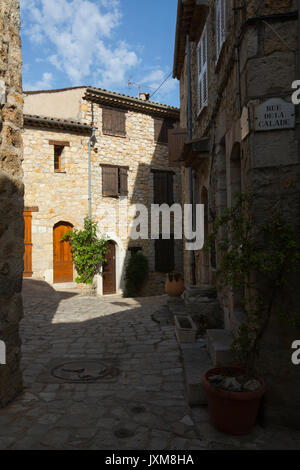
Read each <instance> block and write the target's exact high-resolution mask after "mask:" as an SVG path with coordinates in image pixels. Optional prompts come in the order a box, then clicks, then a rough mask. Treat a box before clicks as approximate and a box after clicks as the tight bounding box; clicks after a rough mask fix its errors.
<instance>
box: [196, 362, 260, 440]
mask: <svg viewBox="0 0 300 470" xmlns="http://www.w3.org/2000/svg"><path fill="white" fill-rule="evenodd" d="M236 372H238V373H241V374H243V372H244V369H242V368H240V367H217V368H215V369H210V370H208V371H206V372H205V374H204V375H203V377H202V380H203V385H204V388H205V390H206V392H207V398H208V407H209V411H210V415H211V419H212V421H213V423H214V425H215V427H216V428H217V429H219V431H222V432H224V433H226V434H232V435H235V436H239V435H243V434H248V433H250V432H251V430H252V429H253V427H254V425H255V422H256V418H257V414H258V410H259V406H260V403H261V399H262V397H263V395H264V393H265V391H266V386H265V383H264V381H263V380H262V379H261V378H260V377H258V378H257V380H259V381H260V382H261V388H260V389H259V390H257V391H256V392H229V391H226V390H221V389H218V388H216V387H214V386H213V385H212V384H211V383H210V382H209V381H208V380H207V378H208V377H209V376H210V375H219V374H221V375H226V374H231V373H236Z"/></svg>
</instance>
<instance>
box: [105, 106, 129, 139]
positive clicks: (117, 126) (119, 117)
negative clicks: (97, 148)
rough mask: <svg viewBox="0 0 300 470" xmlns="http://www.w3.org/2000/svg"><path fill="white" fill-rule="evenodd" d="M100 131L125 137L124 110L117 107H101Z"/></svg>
mask: <svg viewBox="0 0 300 470" xmlns="http://www.w3.org/2000/svg"><path fill="white" fill-rule="evenodd" d="M102 132H103V134H107V135H114V136H117V137H125V136H126V112H125V111H122V110H119V109H113V108H102Z"/></svg>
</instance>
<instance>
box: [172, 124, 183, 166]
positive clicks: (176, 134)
mask: <svg viewBox="0 0 300 470" xmlns="http://www.w3.org/2000/svg"><path fill="white" fill-rule="evenodd" d="M168 141H169V144H168V147H169V166H182V165H183V160H181V153H182V150H183V146H184V143H185V142H186V141H187V129H170V130H169V139H168Z"/></svg>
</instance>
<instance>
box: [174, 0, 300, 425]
mask: <svg viewBox="0 0 300 470" xmlns="http://www.w3.org/2000/svg"><path fill="white" fill-rule="evenodd" d="M297 6H298V5H297V2H296V1H292V0H279V1H274V0H272V1H269V0H250V1H244V0H208V1H204V0H203V1H201V0H200V1H196V0H185V1H184V0H179V1H178V15H177V28H176V41H175V54H174V70H173V75H174V78H177V79H178V80H180V95H181V115H180V128H181V129H185V130H186V139H185V143H184V145H183V144H182V145H181V147H180V149H181V150H180V151H178V155H177V159H181V163H182V166H183V167H184V170H183V200H184V201H185V202H191V200H193V201H194V203H202V204H205V234H206V235H207V234H208V233H209V231H210V230H211V224H212V222H213V220H214V218H215V217H216V216H217V215H219V214H220V213H221V212H222V211H223V209H224V208H226V207H230V206H231V205H232V202H233V200H234V193H235V192H244V193H245V192H249V193H251V194H252V195H254V210H255V214H256V222H257V223H258V224H259V223H260V222H262V221H263V220H264V218H265V217H266V215H267V214H269V213H271V212H272V210H273V209H274V208H276V209H277V210H280V211H281V213H282V214H284V215H286V217H288V218H289V219H290V220H294V221H297V220H298V221H299V135H300V134H299V131H300V128H299V114H298V110H297V109H295V106H294V105H293V104H292V103H291V93H292V89H291V84H292V82H293V80H295V79H296V78H297V76H298V75H299V72H298V70H299V60H298V51H299V47H298V46H299V44H298V40H299V39H298V32H297V28H298V11H297ZM189 64H190V67H189ZM174 158H175V157H174ZM217 262H218V253H216V256H215V254H214V253H210V254H209V253H207V252H206V251H203V250H201V251H199V252H194V253H193V254H192V256H191V255H190V253H185V255H184V271H185V279H186V280H189V282H188V283H187V297H188V296H189V295H191V296H192V295H194V296H195V297H197V295H199V297H201V288H203V286H206V285H213V284H214V283H215V277H216V267H217ZM189 286H194V288H193V289H191V288H189ZM197 286H198V290H197V288H196V287H197ZM295 290H296V286H295ZM219 300H220V303H221V306H222V309H223V311H224V323H225V330H224V333H223V334H222V331H219V332H218V341H219V342H220V341H221V343H222V341H223V340H224V342H223V346H224V350H226V348H227V347H228V346H226V344H227V345H228V338H230V332H232V331H236V330H237V328H238V327H239V325H240V324H241V322H242V321H243V319H244V314H243V311H242V308H241V303H240V300H241V299H240V292H234V293H233V294H232V293H231V294H228V293H227V294H226V295H225V294H224V292H221V291H219ZM293 308H294V310H295V311H296V312H297V310H299V298H297V299H295V302H294V306H293ZM297 333H298V334H297ZM298 336H299V331H298V330H297V329H296V328H291V327H288V326H287V325H286V323H283V324H282V323H280V322H279V321H278V320H277V319H274V320H273V322H272V324H271V326H270V328H269V331H268V332H267V334H266V335H265V338H264V340H263V345H262V354H261V357H262V358H261V360H260V362H261V363H260V370H261V372H262V374H263V375H264V377H265V379H266V381H267V387H268V393H267V397H266V404H267V405H268V406H266V408H265V409H266V416H267V417H269V418H270V419H271V418H272V419H274V420H276V421H279V422H280V423H281V424H284V423H289V424H290V423H292V424H295V425H297V426H299V423H300V419H299V418H300V415H299V407H298V408H297V411H296V410H295V405H296V403H297V404H298V405H299V395H298V392H297V390H298V388H299V385H300V368H299V367H298V368H297V367H296V366H293V365H292V362H291V344H292V342H293V341H294V340H295V339H297V337H298ZM274 363H276V367H274ZM278 371H280V377H279V376H278Z"/></svg>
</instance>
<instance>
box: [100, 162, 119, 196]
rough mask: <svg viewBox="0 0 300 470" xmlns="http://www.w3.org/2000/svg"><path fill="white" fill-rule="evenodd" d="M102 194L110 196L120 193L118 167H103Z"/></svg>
mask: <svg viewBox="0 0 300 470" xmlns="http://www.w3.org/2000/svg"><path fill="white" fill-rule="evenodd" d="M102 195H103V196H110V197H117V196H118V195H119V174H118V167H113V166H111V167H110V166H103V167H102Z"/></svg>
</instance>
